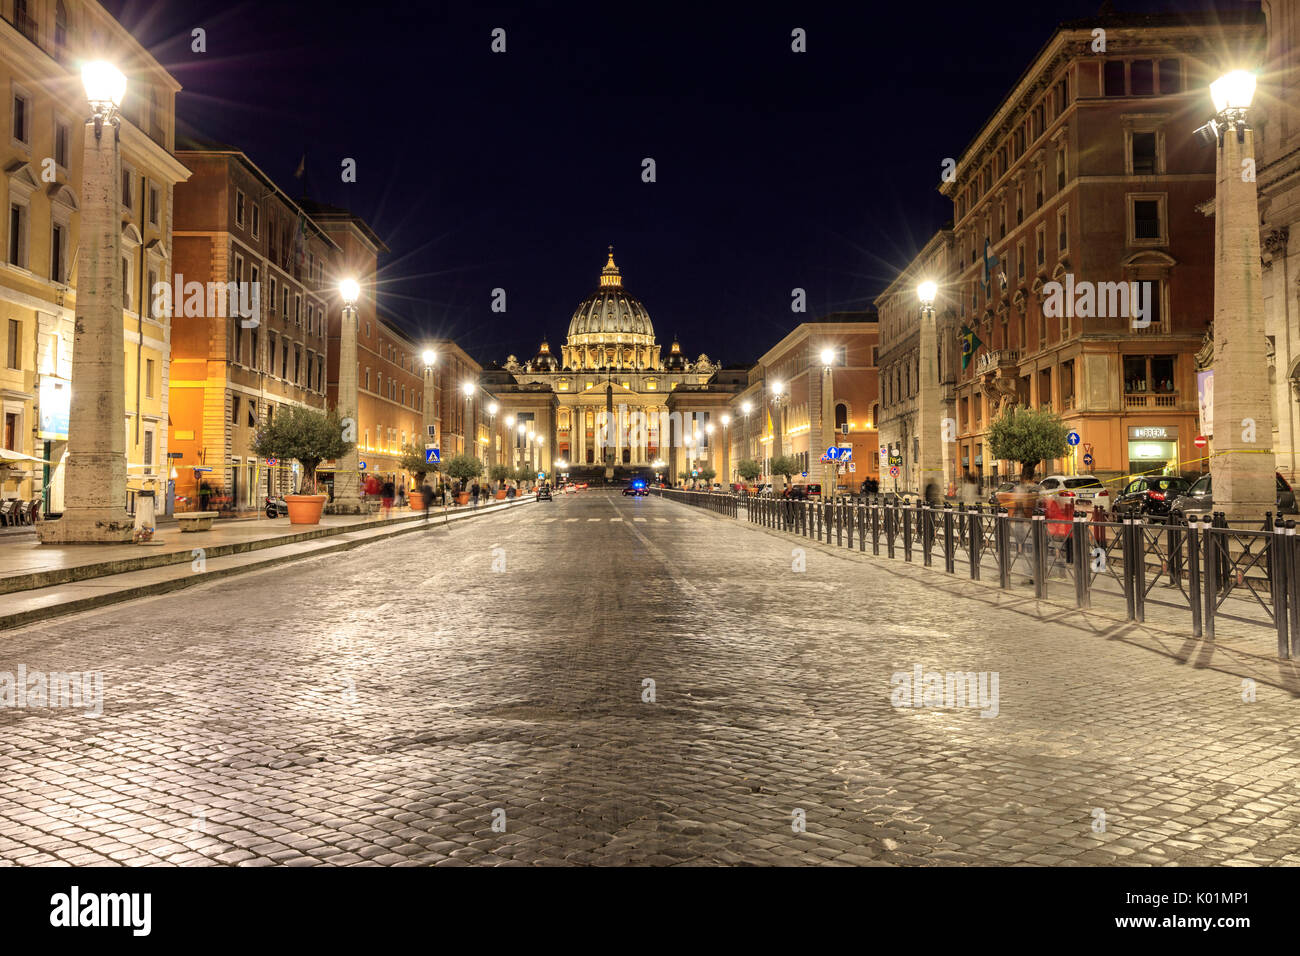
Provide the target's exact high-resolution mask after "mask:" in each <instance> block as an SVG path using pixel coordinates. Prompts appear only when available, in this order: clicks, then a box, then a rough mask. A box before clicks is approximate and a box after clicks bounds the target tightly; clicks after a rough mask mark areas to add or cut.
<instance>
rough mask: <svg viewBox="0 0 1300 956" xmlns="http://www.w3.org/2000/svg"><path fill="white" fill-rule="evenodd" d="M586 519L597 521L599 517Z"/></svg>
mask: <svg viewBox="0 0 1300 956" xmlns="http://www.w3.org/2000/svg"><path fill="white" fill-rule="evenodd" d="M587 520H588V521H599V520H600V519H599V518H588V519H587Z"/></svg>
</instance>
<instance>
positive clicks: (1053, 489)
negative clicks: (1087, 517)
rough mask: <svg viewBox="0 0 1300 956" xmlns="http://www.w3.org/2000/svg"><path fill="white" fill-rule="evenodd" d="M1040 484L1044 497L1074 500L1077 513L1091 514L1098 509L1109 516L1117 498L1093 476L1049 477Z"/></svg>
mask: <svg viewBox="0 0 1300 956" xmlns="http://www.w3.org/2000/svg"><path fill="white" fill-rule="evenodd" d="M1038 484H1039V485H1040V486H1041V487H1042V489H1043V494H1044V495H1059V496H1060V497H1062V498H1073V499H1074V510H1075V511H1076V512H1080V511H1086V512H1089V513H1091V511H1092V509H1093V508H1094V507H1096V508H1100V509H1101V510H1102V511H1104V512H1106V513H1107V514H1108V515H1109V513H1110V509H1111V505H1112V504H1113V501H1114V497H1115V496H1114V495H1112V494H1111V493H1110V489H1109V488H1107V487H1106V486H1105V485H1104V484H1102V482H1101V479H1100V478H1097V477H1095V476H1093V475H1048V476H1047V477H1046V478H1044V479H1043V480H1042V481H1040V482H1039V483H1038Z"/></svg>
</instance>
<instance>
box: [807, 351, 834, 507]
mask: <svg viewBox="0 0 1300 956" xmlns="http://www.w3.org/2000/svg"><path fill="white" fill-rule="evenodd" d="M821 360H822V441H823V442H825V444H826V450H827V451H828V452H829V451H830V449H831V448H833V447H834V446H835V443H836V442H835V373H834V371H833V369H832V366H834V364H835V350H834V349H833V348H830V347H826V348H823V349H822V351H821ZM808 444H809V446H810V447H809V452H810V453H811V451H812V448H811V446H812V442H811V441H809V443H808ZM808 457H809V459H811V458H812V455H811V454H809V456H808ZM810 464H811V462H810ZM837 467H838V466H837V465H836V464H835V462H833V461H828V462H826V463H825V464H824V465H822V476H823V487H822V494H824V495H825V494H830V495H834V494H835V492H836V490H837V489H838V485H839V479H838V476H837V474H836V468H837Z"/></svg>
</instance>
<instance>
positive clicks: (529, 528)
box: [0, 491, 1300, 866]
mask: <svg viewBox="0 0 1300 956" xmlns="http://www.w3.org/2000/svg"><path fill="white" fill-rule="evenodd" d="M800 547H802V548H803V550H804V552H805V554H804V556H803V558H802V560H805V561H806V570H804V571H802V572H798V571H796V570H794V567H796V566H798V563H799V561H800V560H801V558H800V555H799V554H792V549H796V548H800ZM494 567H495V569H497V570H494ZM949 587H952V588H953V590H945V589H946V588H949ZM983 593H985V592H978V593H977V592H973V591H971V586H970V585H969V584H967V585H965V586H964V590H963V587H962V586H961V584H960V582H953V581H952V580H951V579H949V580H943V578H942V577H941V576H940V575H937V574H936V573H934V572H926V571H924V570H922V569H919V568H915V567H901V566H899V565H897V564H893V565H891V564H887V563H886V562H885V560H883V559H876V560H873V559H872V558H870V557H869V556H864V555H859V554H854V553H849V552H846V551H844V550H843V549H841V550H839V551H836V550H835V549H832V548H828V547H823V546H819V545H817V544H816V543H814V542H807V541H802V542H801V541H794V540H791V539H789V538H786V537H781V536H778V535H776V534H774V533H768V532H765V531H763V530H760V529H758V528H756V527H754V526H751V525H748V524H747V523H746V522H744V521H743V520H735V519H729V518H722V517H718V516H715V515H713V514H710V513H707V512H704V511H701V510H698V509H695V508H690V507H687V506H685V505H681V504H677V503H674V502H670V501H666V500H662V499H659V498H648V499H637V498H627V497H621V496H617V495H612V494H606V493H601V492H594V491H593V492H583V493H581V494H580V495H578V496H569V497H563V496H561V497H557V498H556V500H555V501H554V502H550V503H548V502H539V503H537V504H536V505H535V506H529V507H526V508H517V509H514V510H511V511H508V512H505V513H502V514H499V515H491V516H484V517H482V518H475V519H473V520H469V521H465V522H462V523H461V524H460V525H453V526H451V527H450V528H443V527H439V526H437V525H434V526H432V527H431V528H430V530H428V531H426V532H418V533H413V534H407V535H403V536H401V537H399V538H395V539H393V540H391V541H385V542H381V543H377V544H371V545H366V546H363V547H361V548H358V549H356V550H354V551H349V552H346V553H342V554H337V555H329V556H325V557H320V558H313V559H310V560H306V561H301V562H298V563H295V564H291V565H287V566H284V567H280V568H276V569H273V570H269V571H264V572H260V573H255V574H247V575H243V576H239V577H234V578H231V579H228V580H224V581H220V582H214V583H212V584H205V585H202V586H200V587H196V588H193V589H189V590H185V591H182V592H178V593H176V594H172V595H166V596H162V597H158V598H153V599H149V600H145V601H136V602H133V603H129V604H125V605H121V606H118V607H116V608H112V609H107V610H104V611H100V612H92V613H86V614H81V615H78V616H74V617H67V618H62V619H60V620H58V621H56V622H53V623H50V624H47V625H42V626H33V627H28V628H25V629H21V630H17V631H11V632H9V633H6V634H3V635H0V672H10V673H14V672H17V670H18V668H19V666H20V665H21V666H24V667H25V668H26V671H27V672H28V673H31V672H34V671H42V672H46V673H49V672H55V671H65V672H71V671H81V672H84V671H99V672H102V674H103V687H104V702H103V714H102V716H83V715H82V714H81V713H80V712H78V711H76V710H73V709H69V708H61V709H47V708H28V709H4V710H0V861H3V862H5V863H14V864H23V865H29V864H54V863H71V864H103V863H113V862H116V863H122V864H125V865H131V866H136V865H148V864H160V863H172V864H184V865H208V864H216V865H222V864H238V865H244V866H264V865H276V864H288V865H295V866H298V865H302V866H310V865H318V864H338V865H361V864H372V865H373V864H378V865H429V864H433V865H463V864H493V865H496V864H560V863H573V864H623V863H636V864H679V863H680V864H739V863H749V864H819V863H834V864H871V863H886V864H890V863H892V864H941V865H953V864H975V863H986V864H987V863H992V864H1006V863H1021V862H1025V863H1030V864H1047V865H1051V864H1115V863H1120V864H1139V865H1166V864H1178V865H1193V864H1215V863H1225V862H1231V863H1240V864H1271V863H1296V862H1300V801H1298V800H1297V797H1298V796H1300V788H1298V787H1297V781H1298V780H1300V777H1298V776H1297V764H1298V763H1300V757H1298V756H1297V748H1296V744H1295V741H1294V736H1295V735H1294V731H1293V725H1294V723H1295V714H1296V707H1297V703H1296V701H1295V699H1294V697H1293V694H1292V693H1291V692H1290V691H1289V690H1287V689H1286V687H1287V686H1288V681H1289V680H1290V674H1289V668H1283V666H1282V665H1279V664H1276V663H1274V664H1273V665H1272V666H1271V671H1269V670H1268V668H1264V671H1266V672H1264V673H1260V674H1259V675H1258V676H1257V681H1258V683H1257V685H1256V687H1257V689H1256V693H1257V700H1255V701H1254V702H1249V703H1247V702H1244V701H1243V680H1242V674H1241V673H1240V672H1238V671H1237V670H1234V668H1233V666H1232V662H1230V661H1225V660H1223V659H1222V655H1223V652H1217V653H1218V654H1219V655H1220V656H1219V657H1212V656H1209V657H1207V656H1206V655H1204V654H1193V653H1190V652H1189V650H1188V648H1186V647H1180V646H1179V645H1177V644H1174V645H1173V646H1172V647H1167V648H1162V647H1161V646H1160V645H1159V642H1158V641H1155V642H1153V641H1151V640H1146V639H1140V638H1139V637H1137V636H1133V635H1129V634H1128V633H1127V632H1124V629H1123V628H1119V627H1116V628H1113V629H1110V630H1106V629H1105V628H1102V627H1098V628H1097V629H1095V630H1081V629H1079V628H1078V627H1077V626H1076V625H1075V623H1074V622H1073V621H1072V619H1071V617H1066V616H1062V617H1061V619H1060V620H1059V621H1058V620H1055V619H1054V618H1055V615H1051V616H1047V617H1043V618H1040V617H1037V616H1035V613H1034V610H1033V602H1032V601H1016V602H1006V601H1002V602H1001V604H999V602H998V600H995V599H993V598H988V599H984V598H982V597H981V594H983ZM857 622H867V626H866V628H865V629H863V627H862V625H861V623H857ZM1109 627H1110V625H1106V628H1109ZM1179 652H1181V654H1182V658H1181V659H1180V657H1179ZM917 665H919V666H920V667H921V668H922V669H923V671H926V672H929V671H936V672H939V673H941V674H942V673H945V672H950V671H965V672H983V673H985V674H990V675H996V677H997V679H998V683H997V684H996V685H992V686H993V688H994V689H995V690H996V692H997V697H996V704H995V706H994V708H992V709H995V710H996V715H995V716H993V715H990V716H981V708H980V707H978V706H967V707H959V708H942V707H910V706H904V707H895V706H893V705H891V691H893V690H894V687H893V686H892V684H891V677H892V676H893V675H894V674H895V673H896V672H901V674H903V675H905V676H906V677H907V678H909V679H910V678H911V676H912V674H913V668H914V667H916V666H917ZM648 681H652V682H653V684H648V683H647V682H648ZM650 698H653V700H651V699H650ZM989 709H990V708H984V711H985V712H986V713H987V712H988V710H989ZM500 811H504V813H502V812H500ZM801 820H802V821H804V822H805V824H806V830H805V832H797V831H799V830H800V829H802V828H801V826H800V821H801ZM494 824H495V826H494ZM502 829H504V832H501V831H502Z"/></svg>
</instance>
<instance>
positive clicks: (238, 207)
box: [235, 189, 244, 229]
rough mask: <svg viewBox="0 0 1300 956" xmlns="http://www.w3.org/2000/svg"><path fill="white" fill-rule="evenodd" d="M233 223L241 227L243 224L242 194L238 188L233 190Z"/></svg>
mask: <svg viewBox="0 0 1300 956" xmlns="http://www.w3.org/2000/svg"><path fill="white" fill-rule="evenodd" d="M235 225H236V226H239V227H240V228H241V229H242V228H243V226H244V194H243V192H241V191H240V190H238V189H236V190H235Z"/></svg>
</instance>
